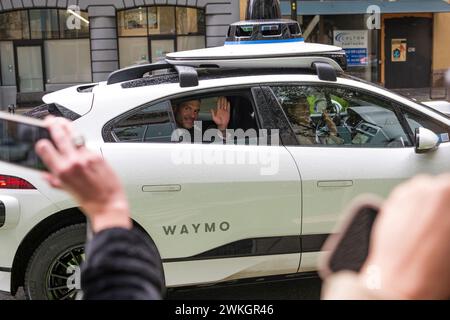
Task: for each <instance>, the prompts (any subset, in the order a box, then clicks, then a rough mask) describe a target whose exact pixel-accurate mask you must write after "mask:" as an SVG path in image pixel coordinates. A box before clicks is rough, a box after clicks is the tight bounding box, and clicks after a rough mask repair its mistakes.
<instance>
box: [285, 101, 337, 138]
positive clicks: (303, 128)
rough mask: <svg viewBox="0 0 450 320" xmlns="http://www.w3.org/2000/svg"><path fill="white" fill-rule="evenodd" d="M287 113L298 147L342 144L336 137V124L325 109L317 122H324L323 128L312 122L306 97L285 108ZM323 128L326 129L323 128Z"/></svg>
mask: <svg viewBox="0 0 450 320" xmlns="http://www.w3.org/2000/svg"><path fill="white" fill-rule="evenodd" d="M287 112H288V117H289V118H290V120H291V124H292V129H293V130H294V132H295V135H296V137H297V140H298V142H299V143H300V145H313V144H343V143H344V141H343V140H342V139H341V138H339V137H338V131H337V127H336V124H335V123H334V122H333V120H332V119H331V117H330V116H329V115H328V113H327V111H326V110H325V109H324V110H323V111H322V119H321V120H319V122H322V121H323V122H324V126H321V125H319V124H316V123H315V122H314V121H313V120H312V118H311V111H310V106H309V103H308V99H307V97H305V96H301V97H299V98H298V100H297V101H296V103H294V104H293V105H291V106H290V107H289V108H287ZM325 126H326V128H324V127H325Z"/></svg>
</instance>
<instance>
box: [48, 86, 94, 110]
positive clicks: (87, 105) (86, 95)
mask: <svg viewBox="0 0 450 320" xmlns="http://www.w3.org/2000/svg"><path fill="white" fill-rule="evenodd" d="M94 85H95V84H90V85H86V84H84V85H77V86H73V87H69V88H66V89H62V90H58V91H55V92H52V93H49V94H46V95H45V96H44V97H43V98H42V100H43V101H44V102H45V103H47V104H48V103H57V104H59V105H61V106H63V107H64V108H67V109H69V110H71V111H73V112H75V113H78V114H79V115H80V116H83V115H85V114H86V113H88V112H89V111H90V110H91V108H92V103H93V100H94V93H93V92H92V91H90V92H83V91H81V90H79V88H80V89H81V88H86V87H89V86H94Z"/></svg>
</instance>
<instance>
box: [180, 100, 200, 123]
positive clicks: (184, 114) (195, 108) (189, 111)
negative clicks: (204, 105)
mask: <svg viewBox="0 0 450 320" xmlns="http://www.w3.org/2000/svg"><path fill="white" fill-rule="evenodd" d="M199 111H200V101H198V100H191V101H186V102H183V103H181V104H180V105H179V106H178V107H177V109H176V111H175V120H176V121H177V124H178V126H179V127H182V128H184V129H191V128H192V127H193V126H194V121H196V120H197V118H198V112H199Z"/></svg>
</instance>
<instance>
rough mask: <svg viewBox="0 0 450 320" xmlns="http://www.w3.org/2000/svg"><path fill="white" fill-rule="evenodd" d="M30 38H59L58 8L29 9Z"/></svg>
mask: <svg viewBox="0 0 450 320" xmlns="http://www.w3.org/2000/svg"><path fill="white" fill-rule="evenodd" d="M30 29H31V30H30V31H31V39H55V38H59V32H58V29H59V28H58V10H55V9H38V10H30Z"/></svg>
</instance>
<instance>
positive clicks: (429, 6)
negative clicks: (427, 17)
mask: <svg viewBox="0 0 450 320" xmlns="http://www.w3.org/2000/svg"><path fill="white" fill-rule="evenodd" d="M449 2H450V1H447V0H426V1H425V0H396V1H387V0H384V1H382V0H366V1H357V0H354V1H351V0H334V1H330V0H328V1H297V8H298V15H316V14H320V15H331V14H365V13H367V8H368V7H369V6H371V5H377V6H379V7H380V9H381V13H408V12H450V4H449ZM280 3H281V12H282V14H283V15H286V16H288V15H290V14H291V8H290V1H283V0H281V1H280Z"/></svg>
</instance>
